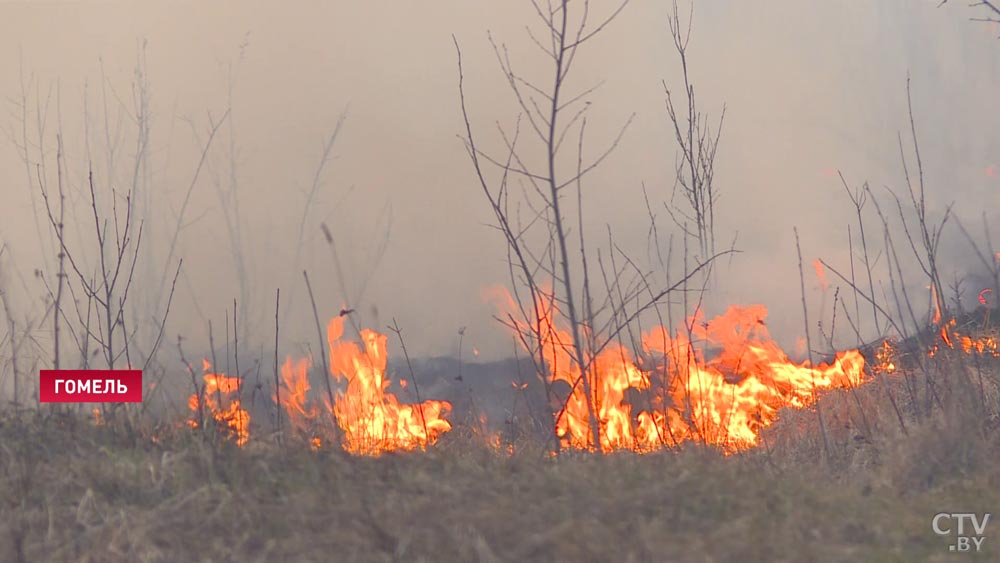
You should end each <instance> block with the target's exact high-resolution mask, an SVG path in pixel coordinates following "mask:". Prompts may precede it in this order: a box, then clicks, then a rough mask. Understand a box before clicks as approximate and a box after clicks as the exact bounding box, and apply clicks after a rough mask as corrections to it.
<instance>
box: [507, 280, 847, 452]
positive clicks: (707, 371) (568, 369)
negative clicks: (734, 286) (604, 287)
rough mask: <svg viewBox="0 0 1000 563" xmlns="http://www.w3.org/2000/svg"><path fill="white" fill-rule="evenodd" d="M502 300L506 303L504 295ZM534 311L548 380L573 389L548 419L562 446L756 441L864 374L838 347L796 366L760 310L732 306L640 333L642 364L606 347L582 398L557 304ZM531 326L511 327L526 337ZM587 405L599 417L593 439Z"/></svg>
mask: <svg viewBox="0 0 1000 563" xmlns="http://www.w3.org/2000/svg"><path fill="white" fill-rule="evenodd" d="M505 301H506V302H507V304H508V305H510V304H512V303H513V301H512V300H511V299H510V296H509V295H507V296H506V299H505ZM536 310H538V311H540V315H539V317H540V318H541V322H540V323H539V324H538V326H539V327H542V329H541V330H540V331H537V332H540V334H539V335H538V336H539V337H540V338H539V340H540V342H539V343H540V344H541V355H542V357H543V358H544V361H545V365H546V368H547V371H548V376H547V377H548V378H549V380H550V382H552V383H554V382H557V381H562V382H565V383H566V384H567V385H569V387H570V392H569V395H568V397H567V398H566V401H565V406H564V408H562V410H560V411H559V412H558V413H557V414H556V422H555V424H556V433H557V435H558V436H559V437H560V439H561V444H562V446H563V447H565V448H571V449H583V450H600V451H603V452H610V451H614V450H620V449H628V450H634V451H640V452H645V451H652V450H656V449H660V448H664V447H671V446H675V445H678V444H680V443H682V442H684V441H687V440H695V441H701V442H704V443H708V444H713V445H718V446H721V447H722V448H723V449H724V450H725V451H727V452H731V451H735V450H738V449H742V448H747V447H752V446H754V445H756V444H757V443H758V436H759V434H760V431H761V430H762V429H763V428H764V427H766V426H769V425H770V424H772V423H773V422H774V421H775V420H776V419H777V417H778V411H779V410H780V409H781V408H783V407H793V408H803V407H806V406H808V405H810V404H811V403H812V402H813V401H815V399H816V392H817V391H819V390H824V389H832V388H842V387H851V386H855V385H858V384H860V383H861V382H862V380H863V379H864V365H865V361H864V357H863V356H862V355H861V353H860V352H858V351H857V350H850V351H847V352H841V353H838V354H837V355H836V357H835V359H834V361H833V362H832V363H831V364H820V365H817V366H815V367H813V366H811V365H810V364H809V362H804V363H801V364H797V363H794V362H792V361H790V360H789V359H788V357H787V356H786V354H785V353H784V352H783V351H782V350H781V348H779V347H778V345H777V344H776V343H775V342H774V341H773V340H771V338H770V336H769V334H768V331H767V327H766V326H765V325H764V319H765V317H766V315H767V310H766V308H764V307H763V306H750V307H731V308H730V309H729V310H728V311H727V312H726V313H725V314H723V315H721V316H719V317H717V318H715V319H712V320H710V321H707V322H703V320H702V318H701V317H700V315H697V316H695V317H694V318H691V319H689V320H688V321H689V322H688V324H687V325H686V327H690V330H686V329H682V330H678V332H677V334H676V335H671V334H670V333H669V331H668V330H667V329H665V328H664V327H654V328H653V329H651V330H649V331H648V332H646V333H645V334H643V335H642V348H643V350H642V353H643V356H644V361H643V362H637V361H636V360H634V359H633V357H632V354H630V352H629V350H628V349H627V348H625V347H624V346H622V345H620V344H617V343H610V344H609V345H608V346H606V347H604V348H603V350H601V351H600V353H598V354H597V355H596V356H594V357H593V358H592V359H590V360H588V361H589V363H590V366H589V367H588V369H587V373H586V377H587V381H588V382H589V387H590V392H591V397H590V398H589V401H588V397H587V394H586V390H585V389H586V387H587V386H585V385H583V384H582V383H583V378H582V377H581V370H580V367H579V364H578V362H576V361H575V360H574V359H573V357H572V353H571V352H572V339H571V337H570V336H569V334H568V332H567V331H566V330H564V329H561V328H557V327H556V326H555V321H554V318H555V316H554V313H555V312H556V311H555V310H554V307H552V306H551V304H549V303H544V302H539V303H537V304H536ZM531 329H532V327H529V326H527V325H520V326H518V327H517V330H520V331H524V332H523V333H524V334H529V333H531ZM587 338H588V339H589V338H590V336H589V335H588V336H587ZM693 342H699V343H700V344H701V347H698V346H695V345H694V344H693ZM706 350H707V351H708V352H710V353H711V357H709V354H708V353H706ZM646 363H648V364H650V365H649V367H645V366H644V365H643V364H646ZM629 390H633V391H631V392H630V393H629V399H628V400H626V394H627V392H629ZM588 403H592V404H593V405H594V407H593V409H594V412H596V414H597V423H598V424H597V427H598V433H599V436H598V437H597V439H595V437H594V436H593V433H592V431H591V427H590V424H589V421H590V416H589V413H590V410H589V407H588Z"/></svg>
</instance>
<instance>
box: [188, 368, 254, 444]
mask: <svg viewBox="0 0 1000 563" xmlns="http://www.w3.org/2000/svg"><path fill="white" fill-rule="evenodd" d="M202 369H203V370H204V371H205V372H207V373H205V375H204V381H205V386H204V387H203V388H202V390H201V396H202V397H203V398H204V401H205V409H206V410H207V412H208V413H209V414H211V415H212V418H214V419H215V421H216V422H217V423H218V424H219V425H220V427H222V428H226V429H228V430H229V431H230V432H231V433H232V435H233V436H234V437H235V438H236V445H238V446H240V447H243V446H245V445H246V443H247V441H248V440H249V439H250V413H249V412H247V411H246V409H244V408H243V407H242V406H240V399H239V397H238V396H236V397H234V395H238V393H239V390H240V380H239V378H237V377H229V376H227V375H225V374H221V373H211V369H212V363H211V362H209V361H208V360H202ZM200 402H201V401H200V400H199V397H198V393H192V394H191V396H190V397H188V408H189V409H190V410H191V412H192V417H191V418H190V419H188V426H190V427H192V428H198V416H197V415H198V413H199V412H201V406H200ZM223 404H226V406H225V407H223Z"/></svg>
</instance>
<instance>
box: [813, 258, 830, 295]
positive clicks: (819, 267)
mask: <svg viewBox="0 0 1000 563" xmlns="http://www.w3.org/2000/svg"><path fill="white" fill-rule="evenodd" d="M813 268H815V270H816V278H817V279H819V285H820V287H822V288H823V291H826V289H827V287H828V284H827V281H826V272H824V271H823V263H822V262H820V261H819V259H818V258H817V259H816V261H815V262H813Z"/></svg>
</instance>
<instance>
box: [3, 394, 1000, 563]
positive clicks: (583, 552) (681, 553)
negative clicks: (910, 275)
mask: <svg viewBox="0 0 1000 563" xmlns="http://www.w3.org/2000/svg"><path fill="white" fill-rule="evenodd" d="M871 389H873V391H868V390H867V389H866V393H868V395H870V396H865V397H862V400H863V401H869V402H871V403H872V404H873V405H874V404H875V403H876V402H877V401H878V393H880V392H881V391H878V390H877V388H876V387H874V386H873V387H871ZM956 396H958V395H957V394H956ZM846 397H847V395H846V394H845V395H844V396H838V395H832V396H828V397H826V399H825V402H826V403H827V404H829V405H830V407H829V412H831V413H834V412H835V410H836V409H835V406H836V405H841V406H843V405H849V404H850V403H848V402H846ZM851 400H854V399H851ZM863 404H867V403H863ZM955 404H956V405H960V403H957V402H956V403H955ZM824 408H827V407H824ZM843 408H844V409H846V410H845V412H849V409H847V408H846V407H843ZM936 412H937V414H935V415H933V416H928V417H923V418H922V419H921V420H920V421H917V420H916V418H911V419H910V420H909V423H908V426H907V431H906V433H905V434H904V433H903V432H902V431H900V430H898V429H897V430H896V431H893V430H892V428H893V427H892V425H891V423H892V421H893V419H892V418H888V417H891V416H894V415H892V414H891V413H888V412H883V411H875V410H872V411H871V412H869V413H868V414H869V419H870V420H869V422H870V423H872V422H873V419H878V424H877V425H876V427H877V428H879V429H880V430H879V433H878V434H877V435H874V436H871V437H866V438H865V439H864V440H860V441H859V440H857V439H856V438H855V436H856V434H853V433H852V432H849V431H841V432H840V433H839V434H838V433H837V432H835V431H834V432H831V438H832V440H833V445H834V446H833V447H834V451H835V452H836V456H835V458H836V460H837V462H836V464H835V465H834V467H833V468H831V467H829V466H828V465H827V464H826V463H825V462H824V461H823V456H822V447H823V446H822V444H821V441H820V440H819V439H818V437H817V433H816V429H815V428H812V427H810V426H809V425H810V424H811V423H812V421H815V416H810V415H809V413H807V412H802V413H797V414H800V415H801V416H797V415H796V414H793V413H789V415H788V416H786V417H785V419H784V420H782V421H781V422H780V423H779V425H778V426H777V427H776V428H774V429H773V432H769V433H768V435H767V437H768V439H769V440H770V441H771V442H770V444H769V447H767V448H758V449H756V450H754V451H752V452H748V453H744V454H739V455H733V456H728V457H724V456H722V455H721V454H719V453H718V452H716V451H713V450H710V449H706V448H702V447H693V446H692V447H688V448H685V449H682V450H679V451H669V452H663V453H659V454H654V455H643V456H639V455H633V454H619V455H611V456H597V455H585V454H569V455H563V456H561V457H559V458H558V459H551V458H549V457H547V456H546V455H544V454H542V451H541V448H537V447H536V448H532V447H525V448H522V449H521V451H519V452H518V453H516V454H515V455H513V456H506V455H500V454H498V453H496V452H494V451H491V450H490V449H489V448H487V447H485V446H483V445H480V442H469V441H464V440H461V439H457V438H453V439H451V440H445V441H443V442H442V443H441V444H440V445H439V446H438V447H437V448H435V449H434V450H433V451H431V452H428V453H424V454H409V455H386V456H383V457H381V458H377V459H370V458H355V457H348V456H345V455H340V454H335V453H331V452H322V451H321V452H310V451H308V449H307V448H305V447H299V446H295V445H290V446H288V447H287V448H286V449H281V448H278V447H277V446H274V445H270V444H265V443H262V442H261V441H252V442H251V444H250V445H249V446H248V447H247V448H244V449H239V448H236V447H234V446H233V445H232V444H230V443H226V442H222V443H220V444H217V445H212V444H211V443H210V441H208V440H204V439H202V438H201V437H200V436H197V435H193V434H189V433H188V432H187V431H181V432H175V433H173V434H171V435H165V434H164V433H163V431H162V430H160V431H159V435H160V436H161V438H160V439H159V441H158V443H153V442H152V441H151V440H150V439H149V437H148V436H149V432H151V431H138V430H133V429H128V428H124V427H123V426H122V425H121V424H118V423H116V421H114V420H112V421H109V422H108V424H107V425H105V426H103V427H95V426H94V425H93V423H92V422H91V421H87V420H81V419H78V418H75V417H72V416H69V415H57V414H40V413H26V414H25V413H22V414H20V415H15V414H8V415H7V416H5V417H4V418H3V419H2V420H0V469H2V471H0V497H2V499H0V560H3V561H12V562H16V561H32V562H34V561H191V562H195V561H489V562H494V561H496V562H498V561H727V560H741V561H776V560H787V561H919V560H944V559H945V557H947V556H949V555H950V554H949V553H948V550H947V544H948V540H947V539H946V538H941V537H938V536H936V535H934V534H933V533H932V531H931V527H930V522H931V518H932V517H933V515H934V514H936V513H938V512H941V511H949V512H950V511H991V509H993V508H995V507H996V506H998V505H1000V487H998V485H1000V447H998V446H1000V436H998V434H997V432H996V431H995V430H994V427H993V425H992V424H991V423H990V419H989V417H983V416H981V413H980V411H979V410H977V409H971V408H955V409H951V408H946V409H939V410H938V411H936ZM834 420H838V419H836V418H835V419H834ZM841 422H842V421H841ZM832 426H834V428H832V430H836V426H835V425H832ZM847 426H849V424H848V425H847ZM897 426H898V423H897ZM841 428H846V426H844V425H843V424H841ZM991 532H992V528H990V527H988V528H987V532H986V534H987V539H986V543H985V544H984V550H985V552H984V554H982V555H981V556H980V557H984V558H990V554H993V556H992V558H993V559H994V560H995V557H996V553H997V551H996V547H995V546H994V545H992V542H995V541H998V540H996V539H995V538H994V537H993V536H992V535H991ZM966 559H970V560H974V559H975V556H971V557H966Z"/></svg>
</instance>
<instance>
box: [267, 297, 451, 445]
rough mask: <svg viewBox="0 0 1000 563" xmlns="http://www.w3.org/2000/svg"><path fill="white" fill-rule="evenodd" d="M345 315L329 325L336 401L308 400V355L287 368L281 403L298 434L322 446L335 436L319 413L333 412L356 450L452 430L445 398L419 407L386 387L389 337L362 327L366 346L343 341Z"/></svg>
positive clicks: (422, 441) (428, 439) (419, 441)
mask: <svg viewBox="0 0 1000 563" xmlns="http://www.w3.org/2000/svg"><path fill="white" fill-rule="evenodd" d="M343 332H344V318H343V316H337V317H334V318H333V319H332V320H331V321H330V323H329V325H328V326H327V344H328V346H329V349H330V374H329V375H328V377H332V378H333V380H334V381H335V382H337V383H338V384H343V383H346V388H345V389H338V390H337V391H336V393H335V395H334V401H333V404H332V405H331V404H330V401H329V399H328V398H324V399H323V405H322V407H319V406H317V405H316V404H311V403H309V402H308V401H307V395H308V392H309V390H310V385H309V381H308V371H309V368H310V367H311V365H312V362H311V361H310V360H308V359H304V360H299V361H296V362H293V361H292V360H291V359H288V360H287V361H286V362H285V365H284V367H282V370H281V375H282V383H281V391H280V397H279V399H280V403H281V406H282V407H283V408H284V410H285V412H286V413H288V418H289V421H290V422H291V424H292V426H293V427H294V428H295V429H296V430H297V431H299V432H301V433H304V434H306V435H308V436H309V443H310V447H312V448H313V449H318V448H319V447H321V445H322V444H323V443H325V442H327V441H332V440H333V437H331V436H327V435H326V433H328V432H329V428H324V426H323V425H321V424H319V414H320V411H323V412H324V413H326V414H331V413H332V414H333V416H334V418H335V420H336V423H337V425H338V427H339V429H340V433H341V435H340V440H341V443H342V445H343V447H344V449H345V450H347V451H348V452H351V453H354V454H361V455H379V454H381V453H383V452H388V451H394V450H414V449H418V448H420V449H423V448H426V447H427V446H428V445H431V444H434V443H435V442H436V441H437V440H438V438H439V437H440V436H441V435H442V434H444V433H446V432H448V431H449V430H451V423H449V422H448V421H447V420H446V419H445V418H444V415H445V414H446V413H448V412H449V411H450V410H451V404H450V403H448V402H446V401H424V402H422V403H420V404H416V405H408V404H400V402H399V400H398V399H397V398H396V396H395V395H393V394H392V393H388V392H387V389H388V387H389V385H390V383H391V382H390V380H389V378H388V377H387V375H386V362H387V354H386V340H387V339H386V336H385V335H383V334H379V333H378V332H375V331H373V330H367V329H366V330H363V331H361V340H362V343H363V348H362V347H361V346H358V344H357V343H355V342H352V341H343V340H341V337H342V336H343Z"/></svg>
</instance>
